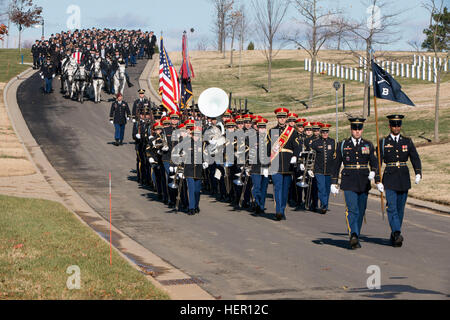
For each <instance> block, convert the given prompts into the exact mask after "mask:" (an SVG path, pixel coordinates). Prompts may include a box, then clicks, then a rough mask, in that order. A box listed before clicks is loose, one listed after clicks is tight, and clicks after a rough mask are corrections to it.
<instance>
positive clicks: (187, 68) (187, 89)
mask: <svg viewBox="0 0 450 320" xmlns="http://www.w3.org/2000/svg"><path fill="white" fill-rule="evenodd" d="M182 52H183V63H182V64H181V69H180V78H181V108H182V109H184V108H185V106H187V105H188V104H189V102H190V101H191V99H192V97H193V95H194V94H193V92H192V83H191V78H194V77H195V75H194V69H193V68H192V65H191V61H190V59H189V54H188V48H187V35H186V31H185V32H183V40H182Z"/></svg>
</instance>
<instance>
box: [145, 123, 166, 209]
mask: <svg viewBox="0 0 450 320" xmlns="http://www.w3.org/2000/svg"><path fill="white" fill-rule="evenodd" d="M152 129H153V130H152V131H153V134H152V135H151V136H150V137H149V139H148V144H147V150H146V152H147V157H148V160H149V163H150V165H151V166H152V178H153V180H154V184H155V186H156V192H157V193H158V200H162V201H163V202H164V203H166V204H167V203H168V199H167V185H166V179H165V177H166V174H165V172H164V165H163V161H162V151H161V150H162V148H163V147H164V136H163V129H164V127H163V125H162V123H161V122H159V121H158V122H155V123H154V124H153V126H152ZM165 190H166V191H165Z"/></svg>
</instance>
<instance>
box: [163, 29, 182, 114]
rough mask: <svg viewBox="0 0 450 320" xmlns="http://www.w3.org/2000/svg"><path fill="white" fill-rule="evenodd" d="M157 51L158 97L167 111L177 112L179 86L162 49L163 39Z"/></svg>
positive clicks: (172, 68)
mask: <svg viewBox="0 0 450 320" xmlns="http://www.w3.org/2000/svg"><path fill="white" fill-rule="evenodd" d="M160 48H161V49H160V51H159V95H160V96H161V100H162V104H163V106H164V107H165V108H166V109H167V110H168V111H169V112H172V111H179V108H178V103H179V101H180V85H179V83H178V74H177V71H176V70H175V68H174V66H173V65H172V62H171V61H170V58H169V56H168V54H167V52H166V49H165V48H164V44H163V38H162V37H161V46H160Z"/></svg>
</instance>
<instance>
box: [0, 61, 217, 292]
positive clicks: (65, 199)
mask: <svg viewBox="0 0 450 320" xmlns="http://www.w3.org/2000/svg"><path fill="white" fill-rule="evenodd" d="M149 64H150V61H149V62H148V63H147V66H146V68H147V67H148V65H149ZM34 72H36V71H33V70H32V68H29V69H27V70H25V71H24V72H22V73H21V74H20V75H18V76H16V77H14V78H13V79H11V80H10V81H9V82H8V83H7V85H6V86H5V88H4V91H3V98H4V103H5V108H6V110H7V113H8V116H9V119H10V121H11V125H12V127H13V129H14V131H15V133H16V135H17V138H18V139H19V141H20V143H21V144H22V145H23V147H24V149H25V152H26V154H27V157H28V159H29V160H30V161H31V163H33V165H34V167H35V168H36V172H37V173H38V174H39V175H41V176H42V179H43V181H45V182H46V183H47V184H48V185H49V186H50V187H51V188H52V189H53V190H54V191H55V193H56V194H57V195H58V198H59V199H60V200H59V202H60V203H61V204H63V205H64V206H65V207H66V208H67V209H68V210H69V211H70V212H72V213H73V214H74V215H75V217H77V219H78V220H79V221H81V223H83V224H84V225H86V226H88V227H90V228H92V229H93V230H94V231H95V232H96V233H97V235H99V237H100V238H101V239H102V240H103V241H105V242H106V243H108V244H109V221H107V220H105V219H104V218H103V217H102V216H101V215H100V214H98V213H97V212H96V211H94V210H93V209H92V208H91V207H90V206H89V205H88V204H87V203H86V202H85V201H84V200H83V199H82V198H81V196H80V195H79V194H78V193H76V192H75V190H74V189H72V187H71V186H70V185H69V184H68V183H67V182H66V181H64V179H63V178H62V177H61V176H60V175H59V173H58V172H57V171H56V170H55V169H54V168H53V166H52V165H51V164H50V162H49V161H48V159H47V157H46V156H45V154H44V153H43V151H42V149H41V148H40V146H39V145H38V144H37V142H36V140H35V139H34V137H33V136H32V134H31V132H30V130H29V128H28V126H27V124H26V122H25V119H24V118H23V116H22V113H21V111H20V108H19V106H18V103H17V89H18V87H19V85H20V84H21V83H22V82H23V81H25V80H26V79H28V78H29V77H30V76H31V75H32V74H34ZM112 234H113V236H112V242H113V245H114V249H115V250H116V252H117V253H118V254H119V255H120V256H122V257H123V258H124V259H125V260H126V261H128V263H129V264H130V265H131V266H133V267H134V268H135V269H136V270H139V271H140V272H142V273H144V275H145V277H146V278H147V279H148V280H149V281H151V282H152V283H153V284H154V285H155V287H157V288H159V289H161V290H163V291H165V292H166V293H167V294H168V295H169V296H170V297H171V298H172V299H174V300H210V299H214V298H213V297H212V296H211V295H210V294H209V293H207V292H206V291H205V290H203V289H202V288H201V287H200V286H198V285H197V284H195V282H194V281H193V279H192V278H191V277H190V276H188V275H187V274H185V273H184V272H182V271H181V270H179V269H177V268H175V267H174V266H172V265H170V264H169V263H167V262H166V261H164V260H163V259H161V258H160V257H158V256H157V255H155V254H154V253H152V252H151V251H149V250H148V249H146V248H145V247H143V246H142V245H140V244H139V243H138V242H136V241H134V240H133V239H131V238H130V237H128V236H127V235H126V234H124V233H123V232H121V231H120V230H119V229H117V228H115V227H114V225H113V226H112ZM161 282H162V283H161ZM163 283H166V284H163Z"/></svg>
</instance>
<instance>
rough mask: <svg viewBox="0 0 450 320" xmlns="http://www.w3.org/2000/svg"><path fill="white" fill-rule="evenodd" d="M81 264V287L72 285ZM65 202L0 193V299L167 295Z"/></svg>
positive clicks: (142, 297) (166, 297)
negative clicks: (73, 271) (74, 270)
mask: <svg viewBox="0 0 450 320" xmlns="http://www.w3.org/2000/svg"><path fill="white" fill-rule="evenodd" d="M71 265H77V266H79V268H80V272H81V289H79V290H76V289H75V290H69V289H68V288H67V286H66V282H67V279H68V277H69V276H70V275H69V274H67V273H66V270H67V268H68V267H69V266H71ZM168 298H169V297H168V296H167V295H166V294H165V293H163V292H161V291H160V290H159V289H157V288H155V287H154V286H153V285H152V284H151V283H150V281H148V280H147V279H146V278H145V277H144V275H143V274H141V273H140V272H139V271H137V270H136V269H134V268H133V267H132V266H130V265H129V264H128V263H127V262H126V261H125V260H124V259H123V258H122V257H120V255H119V254H118V253H116V252H115V251H113V255H112V266H110V265H109V246H108V244H106V243H105V242H104V241H102V240H101V239H100V238H99V237H98V236H97V235H96V234H95V233H94V232H93V231H92V230H90V229H89V228H88V227H86V226H84V225H83V224H81V222H80V221H78V220H77V219H76V217H74V216H73V214H72V213H70V212H69V211H68V210H67V209H65V208H64V207H63V206H62V205H61V204H59V203H56V202H51V201H46V200H34V199H22V198H15V197H6V196H1V195H0V299H83V300H84V299H168Z"/></svg>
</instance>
